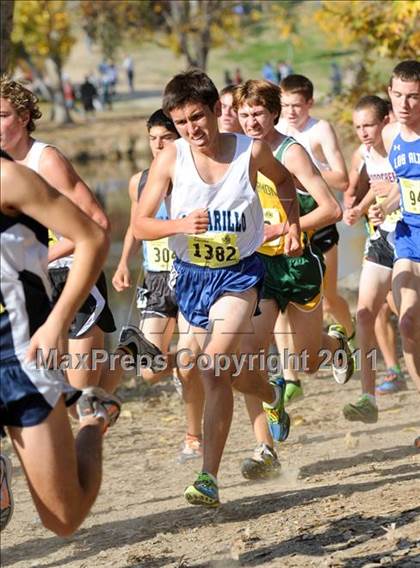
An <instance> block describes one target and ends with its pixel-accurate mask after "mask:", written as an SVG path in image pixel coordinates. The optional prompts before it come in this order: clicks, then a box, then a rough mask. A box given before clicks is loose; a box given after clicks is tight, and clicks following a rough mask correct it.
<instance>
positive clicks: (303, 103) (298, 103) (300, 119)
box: [281, 93, 313, 128]
mask: <svg viewBox="0 0 420 568" xmlns="http://www.w3.org/2000/svg"><path fill="white" fill-rule="evenodd" d="M312 104H313V99H310V100H309V101H307V100H306V99H305V97H304V96H303V95H301V94H300V93H282V94H281V117H282V118H284V119H285V120H287V122H288V123H289V124H290V126H294V127H295V128H300V127H301V126H303V125H304V124H305V122H306V121H307V120H308V117H309V111H310V109H311V107H312Z"/></svg>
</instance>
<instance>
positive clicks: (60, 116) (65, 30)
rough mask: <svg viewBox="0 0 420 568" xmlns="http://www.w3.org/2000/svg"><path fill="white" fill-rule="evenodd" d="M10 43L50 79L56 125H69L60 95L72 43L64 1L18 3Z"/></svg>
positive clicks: (69, 120)
mask: <svg viewBox="0 0 420 568" xmlns="http://www.w3.org/2000/svg"><path fill="white" fill-rule="evenodd" d="M12 40H13V42H14V43H15V44H17V45H18V44H20V45H21V47H22V46H23V48H24V49H23V50H22V49H21V53H22V52H23V53H25V54H26V55H27V56H28V57H29V58H30V59H31V61H32V62H35V63H36V65H37V67H38V68H42V69H43V71H45V72H46V73H47V75H48V77H49V83H50V87H51V95H52V103H53V110H52V116H53V119H54V121H55V122H57V123H59V124H63V123H66V122H71V121H72V119H71V116H70V113H69V111H68V109H67V107H66V105H65V101H64V93H63V76H62V70H63V64H64V62H65V60H66V59H67V57H68V56H69V54H70V51H71V48H72V46H73V44H74V43H75V38H74V37H73V35H72V33H71V21H70V13H69V9H68V3H67V2H66V0H19V2H16V4H15V14H14V28H13V33H12Z"/></svg>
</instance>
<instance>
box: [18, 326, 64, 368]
mask: <svg viewBox="0 0 420 568" xmlns="http://www.w3.org/2000/svg"><path fill="white" fill-rule="evenodd" d="M66 345H67V341H66V339H65V332H64V331H63V329H62V327H61V326H60V325H57V322H54V321H52V320H51V319H50V318H48V319H47V321H46V322H45V323H44V324H43V325H41V327H39V328H38V329H37V330H36V332H35V333H34V335H33V336H32V337H31V341H30V343H29V347H28V350H27V352H26V355H25V360H26V361H27V362H29V361H36V360H37V352H38V353H39V352H40V353H41V354H42V357H43V360H44V361H47V360H48V359H49V358H50V356H51V355H53V356H54V357H53V358H55V353H57V361H58V362H60V359H61V356H62V355H63V354H64V353H65V346H66Z"/></svg>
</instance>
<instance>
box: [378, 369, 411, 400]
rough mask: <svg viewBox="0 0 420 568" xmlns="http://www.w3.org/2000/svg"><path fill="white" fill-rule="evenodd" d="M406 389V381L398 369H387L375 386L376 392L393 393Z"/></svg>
mask: <svg viewBox="0 0 420 568" xmlns="http://www.w3.org/2000/svg"><path fill="white" fill-rule="evenodd" d="M406 390H408V387H407V381H406V380H405V378H404V375H403V373H402V371H400V370H399V369H394V368H391V369H388V370H387V372H386V375H385V377H384V380H383V381H382V383H381V384H380V385H378V386H377V387H376V394H395V393H396V392H401V391H406Z"/></svg>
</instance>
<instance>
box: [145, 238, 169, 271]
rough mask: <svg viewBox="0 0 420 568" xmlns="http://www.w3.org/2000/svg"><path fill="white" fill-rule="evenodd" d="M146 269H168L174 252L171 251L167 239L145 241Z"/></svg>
mask: <svg viewBox="0 0 420 568" xmlns="http://www.w3.org/2000/svg"><path fill="white" fill-rule="evenodd" d="M146 247H147V263H148V270H151V271H152V272H164V271H169V270H171V268H172V263H173V261H174V260H175V253H174V252H172V251H171V249H170V248H169V244H168V239H167V238H164V239H158V240H157V241H146Z"/></svg>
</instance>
